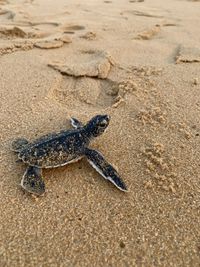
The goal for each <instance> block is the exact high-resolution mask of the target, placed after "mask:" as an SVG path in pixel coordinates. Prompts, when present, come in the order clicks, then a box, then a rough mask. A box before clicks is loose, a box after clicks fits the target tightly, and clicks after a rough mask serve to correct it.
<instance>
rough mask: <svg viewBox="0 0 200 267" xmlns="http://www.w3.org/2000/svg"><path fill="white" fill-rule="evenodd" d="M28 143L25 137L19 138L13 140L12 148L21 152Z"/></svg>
mask: <svg viewBox="0 0 200 267" xmlns="http://www.w3.org/2000/svg"><path fill="white" fill-rule="evenodd" d="M26 145H28V141H27V140H26V139H25V138H18V139H16V140H14V141H13V142H12V145H11V149H12V151H14V152H20V151H21V150H22V149H23V148H24V147H25V146H26Z"/></svg>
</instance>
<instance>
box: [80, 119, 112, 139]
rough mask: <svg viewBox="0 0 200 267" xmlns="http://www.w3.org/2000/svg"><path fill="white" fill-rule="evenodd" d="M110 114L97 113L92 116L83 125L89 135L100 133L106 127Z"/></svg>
mask: <svg viewBox="0 0 200 267" xmlns="http://www.w3.org/2000/svg"><path fill="white" fill-rule="evenodd" d="M109 121H110V116H108V115H97V116H95V117H93V118H92V119H91V120H90V121H89V122H88V123H87V124H86V126H85V130H86V131H87V133H88V135H89V136H90V137H97V136H99V135H101V134H102V133H103V132H104V131H105V129H106V128H107V127H108V125H109Z"/></svg>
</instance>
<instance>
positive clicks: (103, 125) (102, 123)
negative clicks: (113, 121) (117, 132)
mask: <svg viewBox="0 0 200 267" xmlns="http://www.w3.org/2000/svg"><path fill="white" fill-rule="evenodd" d="M106 125H107V121H106V120H103V121H101V122H100V123H99V126H100V127H105V126H106Z"/></svg>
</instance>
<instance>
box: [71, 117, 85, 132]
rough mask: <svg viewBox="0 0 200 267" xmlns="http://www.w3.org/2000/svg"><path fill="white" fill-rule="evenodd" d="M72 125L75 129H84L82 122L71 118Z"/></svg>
mask: <svg viewBox="0 0 200 267" xmlns="http://www.w3.org/2000/svg"><path fill="white" fill-rule="evenodd" d="M70 122H71V125H72V126H73V127H74V128H75V129H80V128H81V127H83V124H82V122H80V121H79V120H77V119H75V118H71V119H70Z"/></svg>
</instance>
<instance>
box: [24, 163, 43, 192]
mask: <svg viewBox="0 0 200 267" xmlns="http://www.w3.org/2000/svg"><path fill="white" fill-rule="evenodd" d="M21 186H22V187H23V188H24V189H25V190H26V191H28V192H30V193H32V194H35V195H42V194H43V193H44V192H45V184H44V181H43V179H42V170H41V169H39V168H37V167H34V166H29V167H27V169H26V172H25V173H24V176H23V178H22V180H21Z"/></svg>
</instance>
